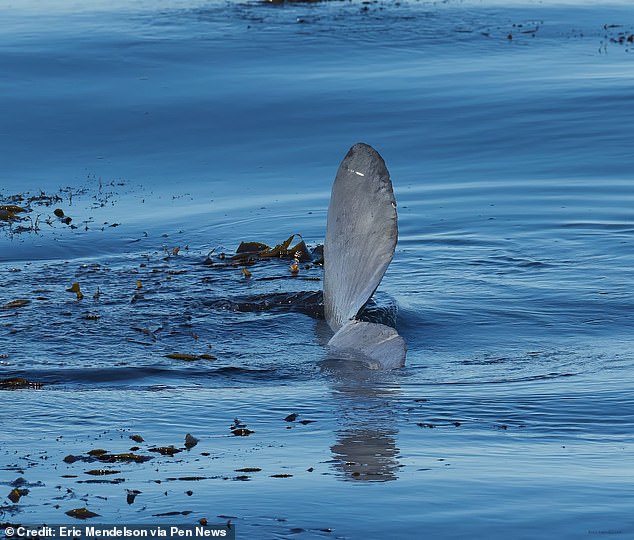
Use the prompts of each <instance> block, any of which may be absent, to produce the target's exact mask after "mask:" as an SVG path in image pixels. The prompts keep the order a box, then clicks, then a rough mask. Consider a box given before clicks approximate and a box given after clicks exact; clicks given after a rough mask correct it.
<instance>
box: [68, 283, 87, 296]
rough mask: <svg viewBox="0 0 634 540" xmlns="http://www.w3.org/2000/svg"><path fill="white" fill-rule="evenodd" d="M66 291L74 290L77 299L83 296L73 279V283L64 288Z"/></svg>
mask: <svg viewBox="0 0 634 540" xmlns="http://www.w3.org/2000/svg"><path fill="white" fill-rule="evenodd" d="M66 292H74V293H75V294H76V295H77V300H81V299H82V298H83V297H84V295H83V293H82V292H81V288H80V286H79V283H78V282H77V281H75V283H73V284H72V285H71V286H70V287H69V288H68V289H66Z"/></svg>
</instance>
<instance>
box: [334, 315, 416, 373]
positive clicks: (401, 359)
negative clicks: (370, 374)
mask: <svg viewBox="0 0 634 540" xmlns="http://www.w3.org/2000/svg"><path fill="white" fill-rule="evenodd" d="M328 348H329V353H330V356H331V357H332V358H337V359H342V360H355V361H359V362H362V363H363V364H365V365H366V366H367V367H369V368H370V369H394V368H400V367H403V366H404V365H405V354H406V352H407V347H406V345H405V340H404V339H403V338H402V337H401V336H399V334H398V332H397V331H396V330H395V329H394V328H392V327H390V326H385V325H383V324H377V323H371V322H365V321H349V322H348V323H346V324H345V325H344V326H342V327H341V328H340V329H339V331H337V333H336V334H335V335H334V336H332V338H331V339H330V341H329V342H328Z"/></svg>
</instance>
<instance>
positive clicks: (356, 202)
mask: <svg viewBox="0 0 634 540" xmlns="http://www.w3.org/2000/svg"><path fill="white" fill-rule="evenodd" d="M397 238H398V227H397V216H396V201H395V199H394V192H393V190H392V182H391V181H390V176H389V173H388V170H387V168H386V166H385V162H384V161H383V158H381V156H380V155H379V154H378V152H376V150H374V149H373V148H372V147H370V146H368V145H367V144H363V143H359V144H355V145H354V146H353V147H352V148H351V149H350V151H349V152H348V154H347V155H346V157H345V158H344V159H343V161H342V163H341V165H340V166H339V170H338V171H337V176H336V177H335V182H334V184H333V187H332V193H331V198H330V206H329V208H328V224H327V227H326V241H325V243H324V310H325V316H326V321H327V322H328V324H329V326H330V327H331V328H332V330H333V331H335V332H336V331H338V330H339V329H340V328H342V327H343V326H344V325H345V324H346V323H347V322H348V321H350V320H353V319H355V317H357V315H358V314H359V311H360V310H361V308H363V306H364V305H365V304H366V302H367V301H368V300H369V299H370V297H371V296H372V294H373V293H374V291H375V290H376V288H377V287H378V285H379V283H380V282H381V279H382V278H383V274H385V270H386V269H387V267H388V265H389V264H390V262H391V260H392V257H393V255H394V249H395V247H396V241H397ZM333 339H334V338H333Z"/></svg>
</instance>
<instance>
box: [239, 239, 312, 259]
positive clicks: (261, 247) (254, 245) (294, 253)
mask: <svg viewBox="0 0 634 540" xmlns="http://www.w3.org/2000/svg"><path fill="white" fill-rule="evenodd" d="M295 236H300V235H298V234H293V235H291V236H289V237H288V238H287V239H286V240H284V241H283V242H280V243H279V244H277V245H276V246H275V247H270V246H268V245H267V244H263V243H262V242H241V243H240V245H239V246H238V248H237V249H236V254H235V255H234V256H233V257H231V258H230V260H232V261H247V260H257V259H271V258H280V259H296V260H297V261H300V262H308V261H312V256H311V253H310V251H309V250H308V247H307V246H306V243H305V242H304V240H303V239H301V236H300V239H301V240H300V241H299V242H297V243H296V244H295V245H294V246H292V247H291V243H292V242H293V239H294V238H295Z"/></svg>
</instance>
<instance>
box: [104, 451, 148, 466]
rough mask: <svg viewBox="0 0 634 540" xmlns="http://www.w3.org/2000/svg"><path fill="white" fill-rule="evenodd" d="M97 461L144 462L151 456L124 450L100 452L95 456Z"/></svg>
mask: <svg viewBox="0 0 634 540" xmlns="http://www.w3.org/2000/svg"><path fill="white" fill-rule="evenodd" d="M97 459H98V460H99V461H102V462H104V463H116V462H119V461H122V462H126V463H144V462H146V461H149V460H150V459H152V456H143V455H141V454H133V453H131V452H127V453H126V452H124V453H121V454H102V455H100V456H97Z"/></svg>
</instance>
